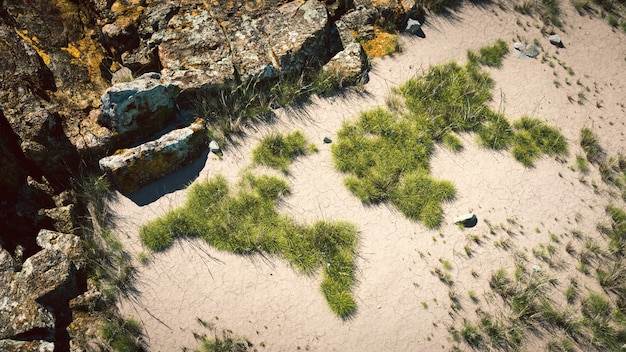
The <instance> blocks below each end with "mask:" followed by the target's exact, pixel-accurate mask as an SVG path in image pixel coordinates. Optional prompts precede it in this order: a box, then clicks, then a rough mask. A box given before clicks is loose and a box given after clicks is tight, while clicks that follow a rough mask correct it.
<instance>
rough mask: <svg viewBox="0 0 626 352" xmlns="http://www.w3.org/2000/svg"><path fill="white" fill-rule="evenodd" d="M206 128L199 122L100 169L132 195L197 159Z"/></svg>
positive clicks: (115, 157) (128, 151)
mask: <svg viewBox="0 0 626 352" xmlns="http://www.w3.org/2000/svg"><path fill="white" fill-rule="evenodd" d="M206 138H207V134H206V127H205V125H204V121H203V120H201V119H197V120H196V121H195V122H194V123H193V124H191V125H190V126H189V127H185V128H181V129H177V130H174V131H172V132H169V133H167V134H166V135H164V136H163V137H161V138H159V139H157V140H155V141H151V142H147V143H144V144H142V145H139V146H137V147H134V148H129V149H121V150H118V151H116V152H115V154H114V155H111V156H107V157H105V158H102V159H100V168H101V169H102V170H103V171H106V172H107V174H109V175H110V176H111V178H112V179H113V181H114V182H115V184H116V185H117V186H118V189H119V190H120V191H121V192H122V193H124V194H129V193H131V192H133V191H135V190H137V189H138V188H140V187H142V186H144V185H146V184H148V183H150V182H152V181H154V180H156V179H158V178H160V177H163V176H165V175H167V174H169V173H171V172H173V171H175V170H177V169H178V168H180V167H181V166H183V165H185V164H186V163H188V162H190V161H192V160H194V159H195V158H197V157H198V156H199V155H200V153H201V152H202V150H203V148H205V147H206Z"/></svg>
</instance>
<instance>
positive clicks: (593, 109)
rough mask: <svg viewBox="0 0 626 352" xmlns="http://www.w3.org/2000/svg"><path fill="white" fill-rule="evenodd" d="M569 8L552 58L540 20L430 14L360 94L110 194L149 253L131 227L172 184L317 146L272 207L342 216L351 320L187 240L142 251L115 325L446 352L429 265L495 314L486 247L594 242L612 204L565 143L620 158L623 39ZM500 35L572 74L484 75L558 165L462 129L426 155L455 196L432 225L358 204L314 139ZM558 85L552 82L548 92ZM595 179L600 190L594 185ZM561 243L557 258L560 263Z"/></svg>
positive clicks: (293, 280)
mask: <svg viewBox="0 0 626 352" xmlns="http://www.w3.org/2000/svg"><path fill="white" fill-rule="evenodd" d="M570 6H571V5H570V4H569V2H563V4H562V7H563V11H564V14H563V16H562V18H563V19H564V20H565V26H564V30H563V31H559V32H558V33H559V34H560V35H561V37H562V38H563V41H564V44H565V48H562V49H557V48H556V47H554V46H552V45H551V44H550V43H549V42H548V40H547V38H546V37H543V36H542V34H541V33H540V31H539V28H538V27H540V26H541V24H540V22H538V21H537V20H534V19H533V18H531V17H528V16H522V15H520V14H519V13H516V12H514V11H513V10H512V9H506V10H502V9H501V8H499V7H497V6H495V5H494V6H489V7H474V6H466V7H463V8H462V9H461V10H460V11H459V12H454V13H452V14H451V15H450V16H447V17H429V18H428V22H427V23H426V24H425V26H424V27H423V30H424V32H425V34H426V38H423V39H422V38H417V37H402V38H401V43H402V47H403V52H402V53H401V54H398V55H395V56H393V57H387V58H383V59H378V60H375V62H374V68H373V70H372V72H371V74H370V82H369V83H368V84H366V85H365V87H364V88H365V92H364V93H362V94H350V95H348V96H345V97H336V98H331V99H325V100H320V99H314V101H313V104H311V105H310V106H308V107H307V108H306V109H305V110H304V111H300V112H298V113H294V112H286V111H278V112H277V113H278V116H279V118H278V119H277V122H276V123H275V124H272V125H270V126H262V127H260V128H258V129H257V130H255V131H250V132H249V133H248V136H247V137H246V138H245V139H242V140H241V141H240V144H239V146H236V147H231V148H229V149H228V150H227V151H226V152H225V155H224V158H223V159H221V160H220V159H217V158H216V157H214V156H213V155H209V156H208V158H206V159H203V160H200V161H198V162H196V163H195V164H194V165H192V166H190V167H188V168H187V169H185V170H181V171H180V172H177V173H175V174H173V175H170V176H168V177H166V178H165V179H163V180H162V181H159V182H157V183H155V184H152V185H150V186H148V187H146V188H144V189H142V190H140V191H139V192H137V193H135V194H133V195H132V196H131V197H130V198H128V197H124V196H122V195H119V197H118V200H117V201H116V202H115V203H114V204H112V206H113V208H114V210H115V211H116V215H117V217H118V222H117V232H118V235H119V236H120V237H121V239H122V241H123V243H124V245H125V248H126V249H127V250H128V251H129V252H131V253H132V254H133V255H134V256H136V255H137V254H139V253H141V252H143V251H146V250H145V249H143V248H142V246H141V244H140V242H139V239H138V228H139V226H141V225H142V224H144V223H145V222H147V221H149V220H151V219H153V218H155V217H157V216H159V215H160V214H163V213H164V212H165V211H167V210H169V209H172V208H173V207H176V206H178V205H180V204H182V203H183V202H184V200H185V192H184V190H176V191H172V192H170V191H169V190H173V189H176V188H177V187H174V186H172V185H178V186H181V185H182V184H183V182H187V181H188V180H189V181H191V180H205V179H208V178H211V177H212V176H214V175H217V174H222V175H224V176H225V177H227V179H229V180H230V181H232V182H235V181H236V179H237V177H238V175H239V174H240V173H241V171H242V170H243V169H244V168H246V167H247V166H248V165H250V161H251V156H250V154H251V153H250V151H251V149H252V148H253V147H254V146H255V145H256V144H257V142H258V141H259V140H260V139H261V138H262V137H263V136H265V135H267V133H269V132H270V131H279V132H289V131H293V130H296V129H297V130H301V131H303V133H304V134H305V135H306V136H307V137H308V139H309V141H311V142H313V143H315V144H316V145H317V146H318V147H319V152H318V153H316V154H314V155H311V156H309V157H306V158H303V159H301V160H298V161H297V162H296V163H295V164H294V165H293V166H292V167H291V169H290V170H291V173H290V176H289V177H288V181H289V182H290V184H291V187H292V191H293V193H292V195H291V196H289V197H288V198H287V199H286V202H285V204H284V205H283V206H282V207H281V211H284V212H286V213H288V214H291V215H293V216H294V217H295V218H296V219H298V220H299V221H302V222H312V221H314V220H317V219H329V220H335V219H336V220H346V221H350V222H353V223H355V224H357V225H358V227H359V229H360V241H359V258H358V260H357V267H358V281H359V282H358V284H357V285H356V287H355V288H354V294H355V296H356V298H357V302H358V312H357V314H356V315H355V316H354V317H353V318H352V319H350V320H347V321H343V320H341V319H339V318H337V317H336V316H335V315H334V314H333V313H332V312H331V310H330V309H329V307H328V306H327V304H326V302H325V300H324V298H323V296H322V294H321V292H320V289H319V283H320V277H319V275H315V276H311V277H308V276H303V275H300V274H298V273H297V272H296V271H294V270H293V269H292V268H290V267H289V265H288V264H287V263H286V262H285V261H284V260H281V259H280V258H271V257H270V258H268V257H263V256H260V255H256V256H250V257H242V256H237V255H233V254H229V253H225V252H220V251H217V250H215V249H213V248H211V247H209V246H208V245H206V244H205V243H202V242H200V241H193V240H183V241H178V242H176V243H175V244H174V245H173V246H172V247H171V248H170V249H168V250H167V251H165V252H163V253H156V254H152V255H151V257H150V262H149V263H148V264H146V265H141V264H137V265H138V268H139V273H138V283H137V286H136V288H137V291H138V294H137V295H135V296H134V297H132V298H131V299H127V300H123V301H121V302H120V308H121V310H122V312H123V314H124V315H125V316H128V317H135V318H138V319H139V320H140V321H141V322H142V324H143V325H144V328H145V330H146V332H147V342H148V344H149V347H150V350H151V351H177V350H181V349H182V348H183V347H187V348H195V347H197V343H196V341H195V340H194V337H193V333H194V332H195V333H199V334H203V333H207V332H208V331H207V330H206V329H205V328H203V327H202V326H201V325H200V324H199V322H198V319H201V320H203V321H205V322H209V323H211V324H213V325H214V326H215V328H216V329H217V330H218V331H221V330H222V329H230V330H232V331H233V332H234V334H235V335H236V336H245V337H247V338H248V339H249V340H250V341H251V342H252V343H254V345H255V347H256V348H258V349H259V350H260V351H263V350H267V351H291V350H298V349H306V350H312V351H434V350H449V349H450V348H451V347H452V346H453V345H454V344H455V343H454V342H453V341H452V340H451V337H450V334H449V332H448V330H447V328H448V327H449V326H451V325H453V324H455V323H458V320H459V319H460V316H462V314H463V313H461V315H459V314H450V313H451V310H450V304H451V301H450V299H449V297H448V294H449V291H450V289H449V288H448V287H447V286H445V285H444V284H443V283H442V282H440V281H439V280H438V278H437V277H436V276H434V275H433V274H432V273H431V271H432V270H433V269H434V268H436V267H440V266H441V264H440V263H439V259H445V260H448V261H450V262H451V264H452V270H451V271H450V274H451V276H452V277H453V278H454V281H455V284H454V288H453V290H454V291H455V292H456V293H457V294H458V295H459V297H461V303H462V305H463V306H464V307H465V308H464V311H466V312H467V314H470V315H471V314H472V312H473V311H474V310H475V309H476V308H479V307H480V308H481V309H483V310H486V311H488V310H490V309H498V308H497V306H498V305H497V304H495V303H493V299H489V297H490V295H489V288H488V277H489V275H490V273H491V272H493V271H494V270H496V269H498V268H500V267H510V266H511V264H512V262H513V259H512V256H511V253H512V251H511V250H509V251H505V250H502V249H498V248H497V247H496V246H495V245H494V241H504V240H506V239H509V240H510V241H511V243H512V246H513V247H514V248H517V249H518V250H520V251H522V252H525V251H530V250H531V249H532V248H534V247H535V246H537V245H538V243H548V242H549V241H550V240H549V235H548V232H553V233H555V234H558V235H560V236H561V235H564V234H567V233H568V232H570V231H572V230H573V229H577V230H580V231H582V232H583V233H586V234H589V235H594V234H595V233H596V232H595V226H596V224H597V222H598V221H600V220H601V219H603V218H604V208H605V206H606V204H608V203H609V201H611V198H610V197H609V195H607V192H606V191H603V190H602V189H603V188H604V186H603V184H602V181H601V180H600V176H599V174H598V171H597V170H596V169H595V168H594V167H593V166H592V167H591V171H590V173H588V174H587V175H583V174H581V173H580V172H578V171H574V170H572V165H574V162H575V156H576V154H581V155H582V150H581V149H580V147H579V145H578V141H579V131H580V129H581V128H582V127H592V128H593V130H594V131H595V132H596V134H597V135H598V136H599V138H600V140H601V144H602V145H603V146H604V147H605V148H606V150H607V151H608V152H609V153H610V154H615V153H617V152H620V151H621V152H624V151H625V150H624V145H625V144H624V139H625V137H624V132H626V127H625V125H624V123H625V121H626V118H625V113H624V107H623V105H620V104H624V103H626V101H625V100H624V92H626V89H625V88H626V87H625V86H624V85H625V84H626V83H625V82H626V61H625V58H626V35H624V33H623V32H619V31H617V30H612V29H611V28H610V27H609V26H608V24H606V23H605V22H604V21H602V20H601V19H591V18H589V17H585V16H580V15H578V14H577V13H576V12H575V11H574V10H573V8H570ZM517 20H519V23H516V21H517ZM498 38H502V39H504V40H505V41H507V42H509V43H510V47H511V49H512V43H513V41H516V40H519V39H521V40H523V41H526V42H529V43H532V41H533V39H535V38H537V39H538V40H539V41H540V43H541V45H542V46H543V49H544V50H543V51H544V53H549V55H550V57H552V56H553V55H555V56H556V57H557V58H558V59H559V60H561V61H562V62H565V63H566V65H567V66H568V67H571V68H572V69H573V70H574V75H573V76H570V75H569V74H568V73H567V72H566V70H565V69H563V68H562V66H560V65H559V64H558V62H557V61H556V59H551V61H553V62H554V63H555V67H554V68H552V67H550V66H549V65H548V63H547V62H546V63H542V62H541V60H540V58H538V59H528V60H522V59H518V58H516V57H515V56H514V55H511V54H510V55H508V56H507V57H506V59H505V61H504V64H503V66H502V68H500V69H490V70H489V71H490V72H491V74H492V77H493V78H494V79H495V81H496V88H495V89H494V91H493V96H494V99H493V102H492V103H493V107H494V108H496V109H500V110H502V111H504V112H505V114H506V115H507V117H508V118H509V119H511V120H514V119H517V118H519V117H520V116H522V115H532V116H535V117H539V118H541V119H544V120H545V121H547V122H548V123H550V124H552V125H556V126H558V127H559V128H560V129H561V130H562V132H563V134H564V135H565V136H566V138H567V140H568V142H569V146H570V155H569V156H568V157H567V158H566V160H565V161H556V160H553V159H551V158H545V159H542V160H540V161H539V162H538V163H537V164H536V167H535V168H533V169H526V168H524V167H523V166H522V165H521V164H520V163H518V162H516V161H515V160H514V159H513V157H512V156H511V155H510V154H509V153H494V152H492V151H488V150H484V149H481V148H479V147H477V146H476V144H475V136H473V135H462V136H461V138H462V140H463V143H464V147H465V148H464V150H463V151H462V152H459V153H453V152H450V151H448V150H446V149H442V148H438V149H437V151H436V153H435V156H434V157H433V159H432V161H431V164H432V172H433V174H434V175H435V176H436V177H438V178H442V179H448V180H451V181H452V182H453V183H454V184H455V185H456V189H457V198H456V200H454V201H453V202H451V203H449V204H446V205H445V214H446V219H445V221H444V224H443V226H442V227H441V228H440V229H438V230H436V231H432V230H427V229H426V228H424V227H423V226H421V225H420V224H417V223H413V222H411V221H408V220H407V219H405V218H404V217H403V216H402V215H401V214H399V213H398V212H397V211H396V210H395V209H393V208H392V207H390V206H375V207H365V206H363V205H362V204H361V203H360V202H359V201H358V200H357V199H356V198H355V197H354V196H352V195H351V194H350V193H349V192H348V191H347V190H346V189H345V187H344V186H343V184H342V175H341V174H339V173H338V172H337V171H336V170H335V169H334V167H333V163H332V156H331V153H330V145H328V144H323V143H322V141H321V139H322V137H323V136H324V135H330V136H334V135H335V134H336V132H337V131H338V129H339V128H340V127H341V124H342V123H343V122H344V121H346V120H350V119H352V118H354V117H355V116H356V115H357V114H358V113H359V112H360V111H364V110H367V109H369V108H372V107H374V106H379V105H383V104H384V101H385V98H386V97H387V96H388V92H389V89H390V88H392V87H394V86H397V85H398V84H401V83H402V82H404V81H405V80H406V79H408V78H409V77H411V76H412V75H415V74H416V73H419V72H420V71H421V70H423V69H426V68H428V67H429V66H430V65H432V64H438V63H442V62H445V61H447V60H451V59H452V60H458V61H459V62H461V63H464V62H465V55H466V50H467V49H468V48H474V49H477V48H479V47H481V46H484V45H490V44H492V43H493V42H495V40H496V39H498ZM566 77H567V79H568V80H569V82H570V85H568V84H567V83H566V82H565V78H566ZM555 79H558V80H559V81H560V85H561V86H560V87H558V88H557V87H556V86H555V84H554V80H555ZM577 82H579V83H577ZM584 87H589V92H587V91H584ZM581 91H583V92H584V94H585V99H586V100H584V101H581V103H582V104H578V103H577V102H576V101H573V102H570V101H569V100H568V95H569V96H570V97H572V98H573V99H574V100H577V99H578V93H579V92H581ZM596 103H599V104H598V105H599V106H600V107H598V106H597V104H596ZM181 180H182V181H181ZM592 181H594V182H596V183H597V185H598V186H599V189H600V191H595V190H594V187H593V186H592ZM178 188H180V187H178ZM163 193H165V194H164V195H163ZM613 201H615V200H613ZM468 211H473V212H475V213H476V214H477V216H478V218H479V223H478V225H477V226H476V227H474V228H471V229H463V230H462V229H459V228H458V227H457V226H455V225H454V224H452V218H453V217H455V216H457V215H459V214H461V213H466V212H468ZM489 224H491V225H492V226H496V227H497V226H499V225H503V227H507V228H509V229H510V232H511V234H514V235H510V234H507V233H506V232H505V231H504V230H501V231H497V233H496V234H495V235H490V234H489ZM471 235H477V236H480V237H481V238H484V241H482V245H478V244H476V243H474V242H472V241H471V240H470V237H471ZM562 237H563V238H564V236H562ZM465 246H471V248H472V250H473V253H474V255H473V256H472V257H471V258H468V257H467V256H466V255H465V252H464V247H465ZM562 247H563V246H561V247H559V251H561V252H563V253H562V254H563V256H564V257H565V256H566V254H565V251H564V249H563V248H562ZM529 261H530V262H529V265H532V263H533V262H534V261H535V259H534V258H533V257H532V255H529ZM537 264H538V265H541V264H542V263H539V262H537ZM472 273H474V274H477V275H478V277H474V276H472ZM563 275H564V277H569V276H577V275H579V274H577V273H576V272H567V273H563ZM583 280H584V278H583ZM562 281H566V280H562ZM589 285H593V284H592V283H590V284H589ZM469 290H473V291H475V292H476V293H477V295H478V296H479V297H480V301H479V303H477V304H475V303H472V302H471V301H470V300H469V298H468V295H467V292H468V291H469ZM425 306H427V307H425ZM537 343H540V342H537ZM262 346H264V347H262ZM537 346H540V345H537ZM460 347H461V348H462V349H463V348H464V346H463V345H461V346H460ZM530 350H532V348H531V349H530Z"/></svg>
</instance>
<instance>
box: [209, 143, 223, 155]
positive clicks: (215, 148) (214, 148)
mask: <svg viewBox="0 0 626 352" xmlns="http://www.w3.org/2000/svg"><path fill="white" fill-rule="evenodd" d="M209 150H210V151H211V153H213V154H219V153H221V152H222V149H221V148H220V145H219V144H218V143H217V141H214V140H212V141H211V142H210V143H209Z"/></svg>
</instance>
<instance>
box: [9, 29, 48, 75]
mask: <svg viewBox="0 0 626 352" xmlns="http://www.w3.org/2000/svg"><path fill="white" fill-rule="evenodd" d="M15 33H17V35H19V36H20V37H22V39H24V40H25V41H26V42H27V43H28V44H30V46H32V47H33V48H34V49H35V51H37V54H39V56H40V57H41V59H42V60H43V63H44V64H46V66H48V65H50V62H51V60H50V55H48V54H46V52H45V51H43V49H41V48H40V47H39V46H37V44H35V41H34V40H33V39H31V38H29V37H28V36H27V34H28V31H27V30H26V29H24V30H23V31H21V32H20V31H19V30H17V29H16V30H15ZM35 39H36V38H35ZM37 42H39V40H37Z"/></svg>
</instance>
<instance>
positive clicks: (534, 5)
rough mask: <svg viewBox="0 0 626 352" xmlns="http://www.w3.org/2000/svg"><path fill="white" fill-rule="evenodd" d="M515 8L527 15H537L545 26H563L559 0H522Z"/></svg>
mask: <svg viewBox="0 0 626 352" xmlns="http://www.w3.org/2000/svg"><path fill="white" fill-rule="evenodd" d="M513 8H514V10H515V11H517V12H520V13H523V14H526V15H531V16H534V15H537V16H538V17H539V19H541V21H542V22H543V23H544V25H545V26H555V27H562V26H563V23H562V22H561V19H560V14H561V10H560V4H559V0H538V1H533V0H521V1H520V2H518V3H517V4H515V5H514V6H513Z"/></svg>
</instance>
